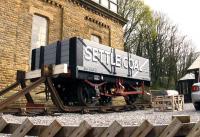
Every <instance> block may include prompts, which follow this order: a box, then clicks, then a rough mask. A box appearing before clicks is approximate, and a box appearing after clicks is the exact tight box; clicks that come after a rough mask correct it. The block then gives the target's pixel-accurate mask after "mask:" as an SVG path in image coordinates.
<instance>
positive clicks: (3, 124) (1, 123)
mask: <svg viewBox="0 0 200 137" xmlns="http://www.w3.org/2000/svg"><path fill="white" fill-rule="evenodd" d="M6 125H7V122H6V121H5V120H4V119H3V117H0V133H1V131H2V130H3V129H4V128H5V127H6Z"/></svg>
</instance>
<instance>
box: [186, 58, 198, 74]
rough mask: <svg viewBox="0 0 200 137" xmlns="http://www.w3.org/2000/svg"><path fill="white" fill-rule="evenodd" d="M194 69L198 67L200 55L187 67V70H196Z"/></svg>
mask: <svg viewBox="0 0 200 137" xmlns="http://www.w3.org/2000/svg"><path fill="white" fill-rule="evenodd" d="M196 69H200V56H199V57H198V58H197V59H196V60H195V61H194V62H193V63H192V65H191V66H190V67H189V68H188V70H189V71H191V70H196Z"/></svg>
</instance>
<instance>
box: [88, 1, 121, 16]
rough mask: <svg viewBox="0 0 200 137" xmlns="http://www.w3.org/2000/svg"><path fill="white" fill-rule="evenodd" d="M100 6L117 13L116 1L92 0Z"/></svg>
mask: <svg viewBox="0 0 200 137" xmlns="http://www.w3.org/2000/svg"><path fill="white" fill-rule="evenodd" d="M92 1H94V2H96V3H98V4H100V5H101V6H103V7H105V8H107V9H109V10H111V11H113V12H115V13H117V12H118V0H92Z"/></svg>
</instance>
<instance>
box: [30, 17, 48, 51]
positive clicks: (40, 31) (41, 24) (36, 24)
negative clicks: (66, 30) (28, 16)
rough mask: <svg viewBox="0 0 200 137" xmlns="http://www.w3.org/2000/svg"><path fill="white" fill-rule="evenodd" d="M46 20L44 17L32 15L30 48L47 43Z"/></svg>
mask: <svg viewBox="0 0 200 137" xmlns="http://www.w3.org/2000/svg"><path fill="white" fill-rule="evenodd" d="M47 36H48V20H47V18H45V17H42V16H38V15H33V23H32V37H31V49H35V48H39V47H40V46H45V45H47Z"/></svg>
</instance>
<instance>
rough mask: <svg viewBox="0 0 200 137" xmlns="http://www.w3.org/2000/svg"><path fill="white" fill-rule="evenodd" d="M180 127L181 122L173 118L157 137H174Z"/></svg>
mask: <svg viewBox="0 0 200 137" xmlns="http://www.w3.org/2000/svg"><path fill="white" fill-rule="evenodd" d="M181 126H182V123H181V121H180V120H178V119H177V118H174V120H173V121H172V122H171V123H170V124H169V125H168V126H167V127H166V128H165V129H164V131H163V132H162V133H161V135H160V136H159V137H174V135H175V134H176V133H177V131H178V130H179V129H180V128H181Z"/></svg>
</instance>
